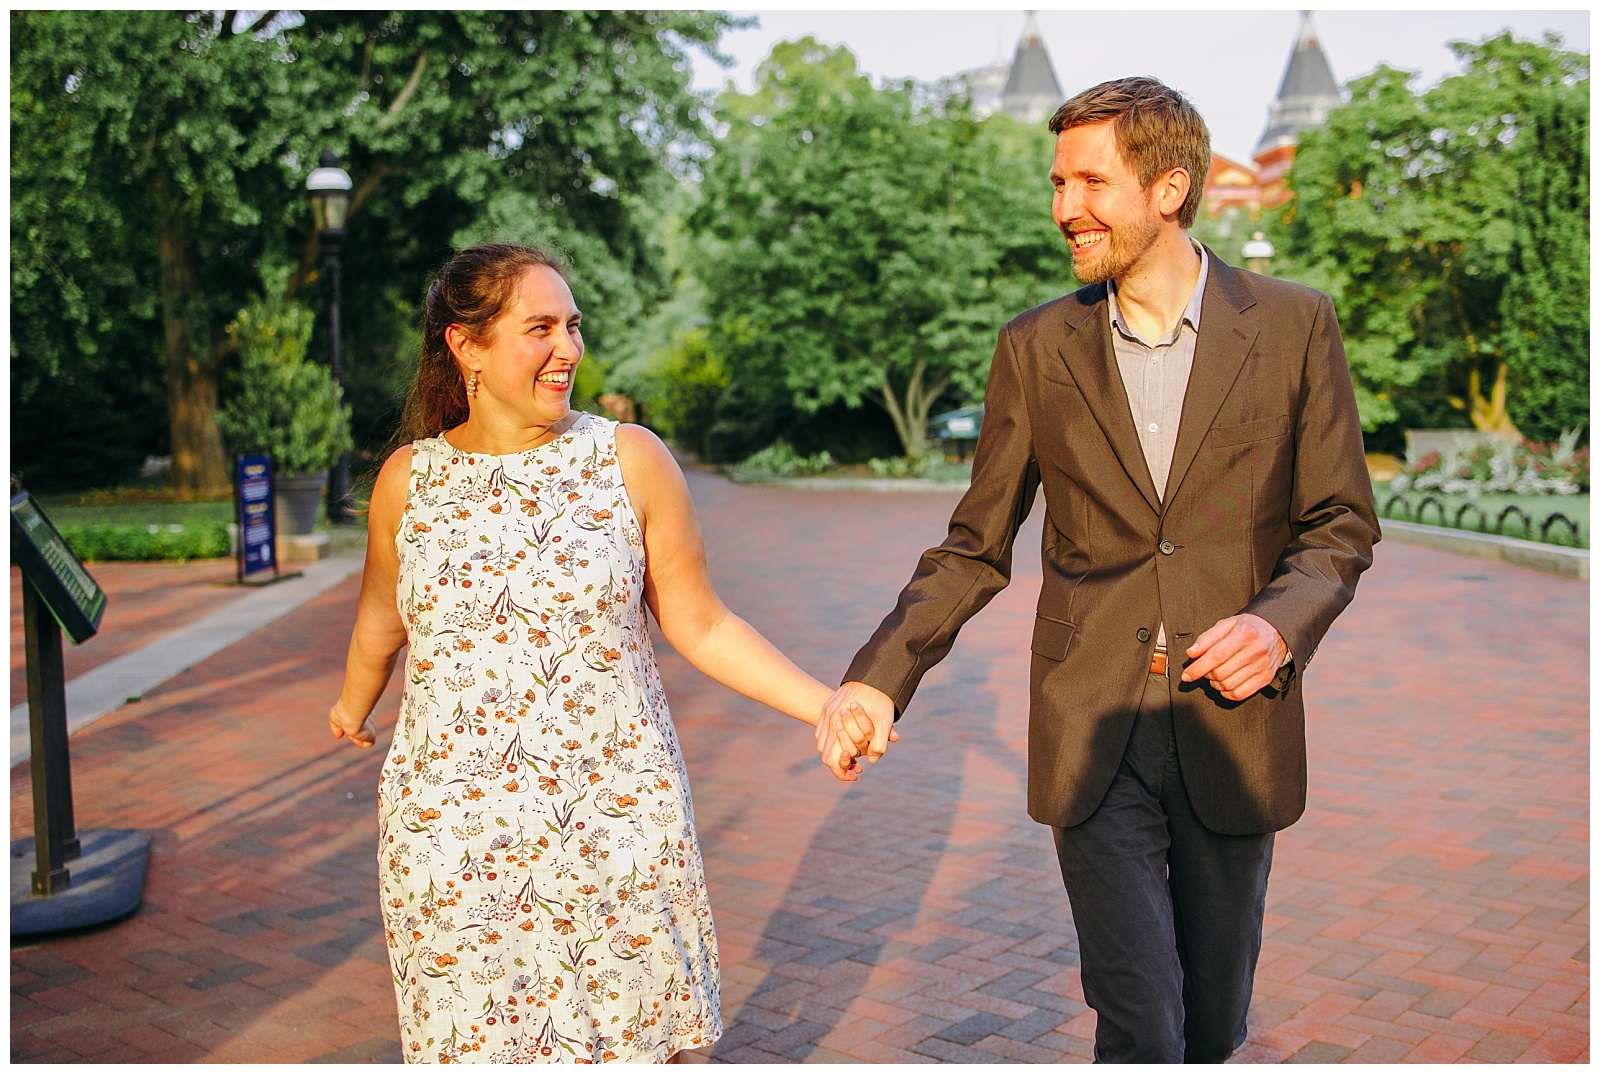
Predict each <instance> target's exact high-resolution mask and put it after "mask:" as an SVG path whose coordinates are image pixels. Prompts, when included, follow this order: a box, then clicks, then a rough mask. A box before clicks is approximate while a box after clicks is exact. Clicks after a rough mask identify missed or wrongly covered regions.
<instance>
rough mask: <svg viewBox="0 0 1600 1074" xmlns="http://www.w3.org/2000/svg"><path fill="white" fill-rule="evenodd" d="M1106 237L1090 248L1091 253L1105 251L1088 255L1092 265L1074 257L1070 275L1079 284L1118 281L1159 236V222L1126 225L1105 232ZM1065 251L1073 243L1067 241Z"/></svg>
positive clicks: (1152, 220)
mask: <svg viewBox="0 0 1600 1074" xmlns="http://www.w3.org/2000/svg"><path fill="white" fill-rule="evenodd" d="M1107 231H1108V234H1107V235H1106V237H1105V238H1103V239H1101V240H1100V242H1099V243H1098V244H1096V245H1095V246H1093V247H1090V250H1091V251H1099V250H1100V248H1101V247H1105V250H1104V252H1091V254H1090V256H1091V257H1093V258H1094V262H1093V264H1089V263H1087V261H1088V259H1087V258H1083V259H1080V258H1079V257H1077V256H1074V257H1073V259H1072V274H1073V275H1074V276H1076V277H1077V278H1078V282H1079V283H1082V284H1091V283H1104V282H1105V281H1107V280H1112V279H1120V278H1121V277H1122V276H1123V275H1124V274H1125V273H1126V272H1127V271H1128V270H1129V269H1130V268H1132V267H1133V266H1134V265H1135V264H1136V263H1137V262H1138V260H1139V258H1141V257H1143V256H1144V252H1145V251H1146V250H1148V249H1150V246H1151V245H1152V244H1153V243H1154V242H1155V240H1156V236H1157V235H1159V234H1160V233H1161V221H1160V219H1159V218H1156V219H1150V220H1145V221H1143V222H1141V223H1138V224H1126V225H1123V226H1121V227H1116V228H1108V229H1107ZM1067 248H1068V249H1069V250H1070V249H1072V240H1071V239H1070V238H1068V239H1067Z"/></svg>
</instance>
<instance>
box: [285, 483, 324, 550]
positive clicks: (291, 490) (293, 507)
mask: <svg viewBox="0 0 1600 1074" xmlns="http://www.w3.org/2000/svg"><path fill="white" fill-rule="evenodd" d="M276 486H277V487H276V489H275V490H274V491H275V492H276V493H277V503H276V508H277V512H278V532H279V533H280V534H284V535H286V536H291V537H292V536H294V535H295V534H299V533H310V532H311V531H312V530H314V529H316V528H317V508H318V507H320V506H322V497H323V496H324V494H326V492H327V490H328V471H326V470H319V471H317V472H316V473H314V474H282V475H280V476H279V477H278V478H277V481H276Z"/></svg>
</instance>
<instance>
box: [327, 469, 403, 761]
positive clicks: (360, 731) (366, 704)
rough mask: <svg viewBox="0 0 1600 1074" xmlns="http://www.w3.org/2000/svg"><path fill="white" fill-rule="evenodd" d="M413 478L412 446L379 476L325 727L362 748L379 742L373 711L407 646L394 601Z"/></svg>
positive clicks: (368, 516)
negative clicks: (339, 683) (398, 546)
mask: <svg viewBox="0 0 1600 1074" xmlns="http://www.w3.org/2000/svg"><path fill="white" fill-rule="evenodd" d="M410 477H411V447H410V446H409V445H407V446H406V447H403V448H401V449H400V450H398V451H396V452H395V453H394V454H393V455H390V456H389V458H388V461H387V462H385V463H384V464H383V469H382V470H380V471H378V480H377V483H376V484H375V485H374V486H373V489H372V504H371V506H370V508H369V511H368V514H367V564H366V568H365V569H364V570H363V571H362V574H361V596H360V598H359V599H358V600H357V603H356V626H355V629H354V630H353V631H351V634H350V654H349V656H348V657H347V658H346V660H345V669H344V689H343V690H341V691H340V693H339V700H338V701H337V702H335V704H334V706H333V709H332V711H330V712H329V713H328V726H329V728H330V729H331V730H332V731H333V737H334V738H349V739H350V740H351V741H352V742H354V743H355V744H356V745H357V746H360V747H361V748H363V749H365V748H367V747H369V746H371V745H372V744H373V742H374V741H376V739H377V729H376V727H375V726H374V724H373V722H372V709H373V707H374V706H375V705H377V703H378V698H380V697H382V696H383V688H384V687H385V686H387V685H388V683H389V676H390V675H391V674H393V672H394V662H395V657H396V656H397V655H398V654H399V652H400V650H401V649H402V648H404V647H405V644H406V627H405V623H404V622H402V621H401V619H400V609H399V606H398V605H397V604H396V602H395V585H396V583H397V581H398V579H399V575H400V556H399V553H398V552H396V551H395V545H394V539H395V534H396V533H398V532H399V529H400V516H401V513H402V512H403V511H404V510H405V504H406V492H407V489H408V486H409V484H410Z"/></svg>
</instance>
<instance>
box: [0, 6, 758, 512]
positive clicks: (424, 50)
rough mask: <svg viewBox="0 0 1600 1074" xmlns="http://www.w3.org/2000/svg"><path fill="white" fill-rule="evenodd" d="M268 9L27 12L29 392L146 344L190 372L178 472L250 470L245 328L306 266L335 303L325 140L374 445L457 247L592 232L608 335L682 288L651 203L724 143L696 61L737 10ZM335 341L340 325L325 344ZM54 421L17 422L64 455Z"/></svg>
mask: <svg viewBox="0 0 1600 1074" xmlns="http://www.w3.org/2000/svg"><path fill="white" fill-rule="evenodd" d="M245 19H246V17H245V16H243V15H235V14H234V13H223V12H219V13H207V14H188V15H184V14H181V13H173V12H161V11H148V12H103V11H102V12H74V11H55V12H25V13H20V14H17V15H14V16H13V17H12V52H11V59H12V145H13V162H12V195H13V201H12V248H13V272H12V301H13V307H12V309H13V338H12V378H13V389H14V392H15V393H16V394H15V398H17V399H18V400H19V402H38V403H41V404H52V403H55V402H57V401H58V400H59V399H60V397H61V396H62V395H63V394H64V393H63V392H62V391H61V390H60V385H61V383H62V381H63V379H64V377H75V378H76V379H78V380H80V381H84V380H88V381H94V382H95V383H96V384H101V383H104V382H107V381H109V380H114V379H115V375H116V374H117V373H119V372H121V371H122V369H123V367H124V366H126V365H127V364H128V363H130V362H138V363H140V368H141V369H142V370H144V372H145V376H144V380H143V381H140V382H139V383H141V384H146V385H148V383H149V382H150V381H151V380H155V381H156V382H157V383H159V382H160V381H162V380H164V381H165V383H166V396H167V404H168V405H167V409H168V412H169V425H170V435H169V440H170V447H171V451H172V454H173V465H174V481H175V483H177V484H179V485H180V486H186V487H202V486H207V485H214V484H218V483H225V481H226V470H225V468H224V467H223V463H222V452H221V442H220V439H219V437H218V434H217V429H216V423H215V420H214V413H215V410H216V405H217V389H216V384H217V374H218V372H219V370H220V369H221V367H222V364H223V363H224V362H225V361H228V360H229V359H230V355H231V348H232V342H231V340H230V338H229V337H228V335H227V334H226V332H225V331H224V328H225V326H226V324H227V323H228V322H229V321H230V320H231V319H232V317H233V314H234V312H235V311H237V310H238V309H239V308H241V307H242V306H244V305H245V304H246V302H247V301H248V299H249V297H250V295H251V293H252V292H256V291H259V290H260V288H261V285H262V281H263V280H264V279H265V278H267V276H269V275H270V276H272V277H273V278H278V277H279V276H284V277H285V278H287V279H288V281H289V282H288V284H287V286H286V290H287V293H288V295H289V296H297V297H301V298H303V299H305V300H307V301H309V302H311V303H312V304H313V306H314V307H315V306H317V305H318V304H320V303H322V302H324V301H325V288H322V287H320V286H308V285H312V284H314V282H315V278H316V274H317V271H318V268H319V265H320V260H321V259H320V256H319V253H320V252H319V251H318V249H317V247H316V237H315V235H314V234H313V233H312V229H311V226H310V220H309V212H308V209H307V205H306V200H305V193H304V189H303V187H304V182H305V177H306V174H307V173H308V172H309V170H310V169H311V168H312V167H314V166H315V162H316V159H317V156H318V154H319V152H320V150H321V149H322V148H324V147H328V148H332V149H333V150H334V151H335V152H337V153H338V154H339V155H340V156H341V157H342V158H343V161H344V164H345V167H346V168H347V169H348V170H349V171H350V172H351V174H352V176H353V178H354V180H355V189H354V191H353V197H352V201H351V212H350V217H349V221H348V230H349V239H348V243H347V246H346V253H345V309H344V313H345V333H346V338H345V344H346V359H345V371H344V372H345V382H346V387H347V388H348V389H349V398H350V400H351V402H352V403H353V405H354V408H355V410H356V431H357V435H358V436H359V437H361V438H362V439H363V440H364V441H366V442H367V443H368V444H369V445H374V444H377V443H381V442H382V441H383V440H384V439H385V438H386V436H387V429H386V428H385V425H386V424H389V423H392V415H393V411H394V408H395V404H396V398H395V397H396V395H397V394H398V393H399V391H400V389H401V388H402V387H403V385H404V383H405V380H406V377H407V374H408V368H409V363H410V362H411V361H412V360H414V355H415V339H414V336H413V335H412V332H413V331H414V329H413V327H412V326H413V325H414V324H415V320H416V304H417V303H418V301H419V300H420V297H421V293H422V289H423V285H424V283H425V281H426V278H427V274H428V272H429V271H430V270H432V269H433V268H435V267H437V265H438V264H439V263H440V262H442V261H443V260H444V258H445V257H446V256H447V255H448V253H449V250H450V248H451V246H452V245H459V244H462V243H466V242H471V241H475V240H478V239H482V238H488V237H506V238H529V239H536V240H542V241H545V242H548V243H551V244H553V245H556V246H558V247H561V248H563V249H565V250H566V251H567V253H568V254H569V255H570V257H571V259H572V261H573V264H574V269H575V271H574V286H575V290H577V291H578V293H579V295H580V300H581V301H582V302H583V303H584V304H585V306H586V307H587V308H588V311H589V313H590V320H589V322H588V323H589V325H591V326H592V331H590V332H589V333H588V334H589V335H590V337H591V341H592V343H593V344H594V345H595V347H596V349H597V351H599V352H600V353H601V354H603V352H604V349H605V347H606V346H608V345H609V343H610V341H611V340H612V339H614V338H616V337H618V336H619V335H620V334H621V331H622V330H623V327H622V326H625V325H628V324H629V323H630V322H631V321H632V320H633V318H634V317H635V316H636V315H637V314H638V312H639V311H640V309H641V308H643V307H645V306H646V305H648V304H650V303H652V302H654V301H656V300H658V298H659V297H660V295H661V292H662V290H663V287H664V285H663V282H662V281H661V279H660V274H659V272H658V271H657V269H656V264H657V262H658V260H659V252H658V249H657V243H656V241H655V239H654V236H653V235H652V234H651V233H650V231H649V228H648V226H647V223H646V221H647V220H648V212H647V210H648V209H649V206H650V205H651V204H652V201H653V199H654V198H655V197H656V196H657V195H658V194H659V193H660V191H661V190H663V189H665V188H666V186H667V185H668V184H670V182H671V181H672V173H671V170H670V169H671V168H672V167H674V166H675V164H674V162H675V161H677V160H678V159H679V158H680V157H683V156H685V155H687V156H691V157H692V156H693V155H694V154H695V153H696V152H697V151H698V150H697V147H699V146H703V144H704V143H703V133H704V131H703V126H702V121H701V116H700V113H701V108H702V105H701V101H700V99H699V98H698V97H697V96H696V95H695V94H693V93H691V92H690V90H689V88H688V87H689V78H690V75H689V66H688V63H687V59H686V55H687V50H689V49H690V48H707V49H711V48H714V43H715V42H716V40H717V39H718V37H719V36H720V34H721V32H722V30H723V29H724V28H725V27H726V26H728V25H731V22H730V20H728V19H727V18H726V17H725V16H722V15H717V14H711V13H702V12H642V13H630V12H589V13H584V12H561V11H506V12H453V11H443V12H423V11H418V12H412V11H405V12H332V11H313V12H306V13H304V15H303V16H300V15H294V14H293V13H289V14H282V13H279V14H277V15H272V16H271V17H270V21H269V17H268V14H267V13H263V14H261V15H260V16H258V18H257V23H256V24H253V25H249V26H246V25H243V23H244V21H245ZM280 269H285V270H292V271H288V272H280V271H279V270H280ZM613 326H615V327H613ZM318 332H319V333H320V334H322V335H323V336H324V337H325V333H326V318H325V317H323V316H320V315H319V317H318ZM327 349H328V341H327V340H326V338H320V339H315V338H314V339H313V342H312V351H313V354H314V355H317V356H321V355H326V353H327ZM130 355H131V356H133V357H128V356H130ZM151 359H157V360H158V361H157V364H156V366H155V375H154V377H152V376H151V375H150V371H149V369H148V365H149V363H150V360H151ZM101 394H102V395H104V394H107V392H106V391H102V392H101ZM125 394H126V393H125ZM147 394H148V393H147ZM69 405H70V404H69ZM38 409H42V410H45V411H48V410H49V409H50V407H49V405H42V406H41V407H39V408H38ZM58 409H59V408H58ZM35 432H36V434H37V435H36V436H35V437H34V438H33V439H28V440H23V441H21V442H18V441H16V440H14V443H16V444H17V446H18V454H19V455H22V456H24V457H25V458H24V461H25V463H27V465H29V466H31V467H34V468H38V467H40V466H47V465H48V460H47V458H46V456H47V454H48V452H49V451H50V450H51V444H52V441H51V435H50V433H51V430H50V429H49V427H48V426H40V427H39V428H38V429H37V430H36V431H35ZM145 439H147V440H148V439H149V438H148V437H146V438H145Z"/></svg>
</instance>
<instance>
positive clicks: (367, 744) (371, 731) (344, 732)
mask: <svg viewBox="0 0 1600 1074" xmlns="http://www.w3.org/2000/svg"><path fill="white" fill-rule="evenodd" d="M328 728H329V730H331V731H332V732H333V737H334V738H348V739H349V740H350V741H351V742H354V743H355V744H356V745H357V746H359V747H360V748H362V749H364V750H365V749H371V748H372V744H373V743H374V742H376V741H377V740H378V725H377V724H375V723H373V722H372V717H371V715H367V716H363V717H355V716H351V715H350V714H349V713H347V712H345V710H344V706H343V704H341V703H335V704H334V706H333V708H332V709H330V710H328Z"/></svg>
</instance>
